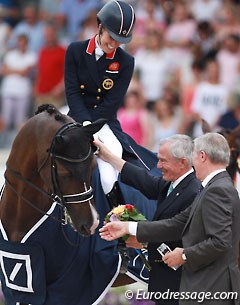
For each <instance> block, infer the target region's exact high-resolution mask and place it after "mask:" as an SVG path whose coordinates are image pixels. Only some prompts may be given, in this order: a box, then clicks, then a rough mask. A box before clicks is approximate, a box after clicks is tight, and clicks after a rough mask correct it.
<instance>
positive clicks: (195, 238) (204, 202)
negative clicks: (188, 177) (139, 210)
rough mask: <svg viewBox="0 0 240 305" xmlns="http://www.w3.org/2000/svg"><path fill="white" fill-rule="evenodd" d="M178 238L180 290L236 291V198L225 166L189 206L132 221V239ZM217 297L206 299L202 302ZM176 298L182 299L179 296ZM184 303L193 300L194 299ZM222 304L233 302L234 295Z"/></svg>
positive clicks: (239, 208)
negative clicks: (167, 215) (155, 218)
mask: <svg viewBox="0 0 240 305" xmlns="http://www.w3.org/2000/svg"><path fill="white" fill-rule="evenodd" d="M180 238H182V242H183V247H184V249H185V253H186V256H187V262H186V264H185V265H184V266H183V272H182V278H181V285H180V291H181V292H211V293H215V292H229V291H234V292H238V294H239V296H240V273H239V269H238V263H237V259H238V245H239V240H240V200H239V196H238V193H237V191H236V189H235V188H234V186H233V183H232V180H231V178H230V177H229V175H228V174H227V172H222V173H219V174H217V175H216V176H215V177H213V178H212V179H211V181H209V183H208V184H207V185H206V187H205V188H204V190H203V191H202V193H201V194H200V196H198V197H197V198H196V199H195V200H194V202H193V204H192V206H191V207H189V208H188V209H186V210H185V211H183V212H182V213H180V214H178V215H176V216H175V217H173V218H171V219H166V220H160V221H153V222H140V223H139V224H138V230H137V239H138V240H139V241H141V242H147V241H158V240H165V241H169V240H178V239H180ZM239 296H238V297H239ZM219 303H220V301H219V300H211V301H205V302H204V303H203V304H211V305H213V304H219ZM180 304H185V301H184V300H181V301H180ZM188 304H197V301H195V302H194V301H191V302H190V303H189V302H188ZM198 304H199V303H198ZM220 304H222V303H220ZM223 304H239V299H238V300H235V301H233V300H227V301H225V302H224V303H223Z"/></svg>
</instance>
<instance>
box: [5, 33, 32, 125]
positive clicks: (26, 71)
mask: <svg viewBox="0 0 240 305" xmlns="http://www.w3.org/2000/svg"><path fill="white" fill-rule="evenodd" d="M17 44H18V45H17V48H16V49H14V50H10V51H8V52H7V53H6V55H5V56H4V60H3V66H2V70H1V75H2V77H3V78H2V85H1V97H2V118H3V120H4V124H5V128H6V130H9V129H10V128H11V127H13V128H14V129H18V128H20V127H21V125H22V124H23V123H24V122H25V120H26V119H27V118H28V117H27V116H28V111H29V108H30V101H31V93H32V83H31V72H32V69H33V67H35V65H36V61H37V55H36V54H35V53H34V52H31V51H28V38H27V36H25V35H20V36H19V37H18V39H17Z"/></svg>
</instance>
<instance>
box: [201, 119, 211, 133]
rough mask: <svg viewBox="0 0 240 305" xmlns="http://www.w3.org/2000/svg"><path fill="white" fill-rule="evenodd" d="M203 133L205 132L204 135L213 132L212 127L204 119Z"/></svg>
mask: <svg viewBox="0 0 240 305" xmlns="http://www.w3.org/2000/svg"><path fill="white" fill-rule="evenodd" d="M202 131H203V133H207V132H211V131H212V130H211V127H210V125H209V124H208V122H207V121H205V120H204V119H202Z"/></svg>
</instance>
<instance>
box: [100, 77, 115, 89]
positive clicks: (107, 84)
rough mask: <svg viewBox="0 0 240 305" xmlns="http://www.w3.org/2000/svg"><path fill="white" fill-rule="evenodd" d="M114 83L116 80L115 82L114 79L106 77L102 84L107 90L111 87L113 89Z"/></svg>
mask: <svg viewBox="0 0 240 305" xmlns="http://www.w3.org/2000/svg"><path fill="white" fill-rule="evenodd" d="M113 85H114V82H113V80H112V79H111V78H106V79H104V81H103V83H102V86H103V88H104V89H105V90H110V89H112V87H113Z"/></svg>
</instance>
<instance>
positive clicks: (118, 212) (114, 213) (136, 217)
mask: <svg viewBox="0 0 240 305" xmlns="http://www.w3.org/2000/svg"><path fill="white" fill-rule="evenodd" d="M104 220H105V221H106V222H112V221H142V220H147V219H146V217H145V216H144V215H143V214H142V213H139V212H138V210H137V209H136V208H135V207H134V206H133V205H132V204H123V205H119V206H117V207H115V208H113V209H112V210H111V211H110V212H109V213H108V214H107V215H106V216H105V219H104ZM128 237H129V235H125V236H123V237H122V240H123V241H126V240H127V239H128ZM135 250H136V252H137V253H138V255H139V256H140V257H141V259H142V261H143V263H144V265H145V266H146V267H147V268H148V269H149V270H150V268H151V267H150V265H149V262H148V261H147V259H146V257H145V255H144V254H143V253H142V252H141V250H139V249H135Z"/></svg>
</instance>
